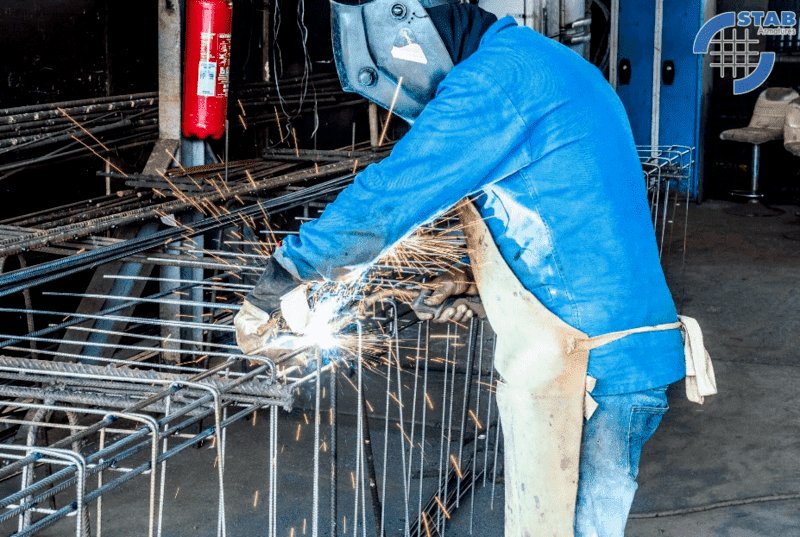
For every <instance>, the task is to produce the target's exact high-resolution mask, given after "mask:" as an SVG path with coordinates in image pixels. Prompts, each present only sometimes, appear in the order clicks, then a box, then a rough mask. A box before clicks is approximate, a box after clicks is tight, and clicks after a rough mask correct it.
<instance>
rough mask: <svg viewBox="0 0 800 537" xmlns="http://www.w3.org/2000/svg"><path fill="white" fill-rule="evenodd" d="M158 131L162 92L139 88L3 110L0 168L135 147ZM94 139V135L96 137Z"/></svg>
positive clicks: (19, 166)
mask: <svg viewBox="0 0 800 537" xmlns="http://www.w3.org/2000/svg"><path fill="white" fill-rule="evenodd" d="M157 136H158V94H157V93H137V94H130V95H118V96H113V97H98V98H95V99H82V100H78V101H65V102H59V103H47V104H41V105H29V106H20V107H16V108H6V109H2V110H0V173H3V172H11V171H16V170H19V169H22V168H26V167H29V166H32V165H41V164H47V163H51V162H58V161H63V160H64V159H67V158H70V157H74V156H78V155H85V154H91V153H89V149H87V148H91V150H93V151H95V152H97V153H99V154H103V153H108V152H109V146H111V147H115V148H121V147H123V146H124V147H133V146H137V145H142V144H145V143H150V142H152V141H153V140H155V138H156V137H157ZM93 138H95V139H93Z"/></svg>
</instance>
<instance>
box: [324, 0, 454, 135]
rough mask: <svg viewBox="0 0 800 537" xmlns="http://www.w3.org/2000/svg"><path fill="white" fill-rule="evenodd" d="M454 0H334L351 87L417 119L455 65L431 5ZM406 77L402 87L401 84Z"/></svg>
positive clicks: (336, 48)
mask: <svg viewBox="0 0 800 537" xmlns="http://www.w3.org/2000/svg"><path fill="white" fill-rule="evenodd" d="M450 3H458V2H457V0H456V1H450V0H371V1H369V2H367V3H364V4H361V5H351V4H343V3H339V2H334V1H333V0H332V1H331V29H332V34H333V56H334V59H335V61H336V69H337V71H338V72H339V80H340V81H341V83H342V88H344V90H345V91H349V92H352V93H358V94H360V95H362V96H364V97H366V98H367V99H369V100H370V101H372V102H374V103H377V104H379V105H380V106H382V107H384V108H386V109H387V110H388V109H389V108H390V106H391V103H392V101H393V99H394V96H395V93H396V92H397V101H396V102H395V105H394V108H393V111H394V113H395V114H397V115H398V116H400V117H401V118H403V119H405V120H406V121H408V122H409V123H413V122H414V119H415V118H416V117H417V116H419V114H420V113H421V112H422V109H423V108H425V105H426V104H428V103H429V102H430V101H431V100H432V99H433V97H434V95H435V93H436V88H437V87H438V86H439V83H440V82H441V81H442V80H443V79H444V77H445V76H447V73H449V72H450V70H451V69H452V68H453V60H452V59H451V58H450V53H449V52H448V51H447V48H446V47H445V45H444V42H443V41H442V38H441V37H440V36H439V32H438V31H437V30H436V27H435V26H434V24H433V22H432V21H431V19H430V17H429V16H428V13H427V11H426V8H431V7H435V6H438V5H443V4H450ZM401 77H402V79H403V80H402V84H401V85H400V90H399V91H397V86H398V82H399V80H400V78H401Z"/></svg>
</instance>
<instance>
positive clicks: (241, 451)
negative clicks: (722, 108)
mask: <svg viewBox="0 0 800 537" xmlns="http://www.w3.org/2000/svg"><path fill="white" fill-rule="evenodd" d="M731 206H733V204H732V203H727V202H707V203H705V204H703V205H701V206H692V207H691V208H690V212H689V222H690V223H689V234H688V242H687V244H688V252H687V256H686V266H685V269H684V268H683V265H682V256H681V251H680V250H681V246H682V242H683V238H682V236H680V235H681V233H680V230H678V229H676V234H675V235H674V236H673V239H672V243H671V245H670V244H668V245H667V250H668V253H667V256H666V260H665V263H666V266H667V274H668V279H669V281H670V284H671V287H672V288H673V289H674V290H675V291H676V295H679V296H678V297H677V298H678V301H679V302H682V308H683V314H685V315H689V316H692V317H695V318H697V319H698V321H699V322H700V325H701V327H702V328H703V330H704V334H705V340H706V346H707V348H708V350H709V352H710V353H711V356H712V358H713V359H714V365H715V368H716V373H717V381H718V386H719V391H720V393H719V395H718V396H716V397H714V398H712V399H711V400H709V401H707V402H706V404H705V405H703V406H697V405H693V404H691V403H689V402H688V401H687V400H686V398H685V394H684V389H683V384H682V383H679V384H677V385H675V386H673V387H672V388H671V390H670V392H669V398H670V405H671V410H670V412H668V413H667V415H666V417H665V418H664V421H663V422H662V425H661V426H660V427H659V429H658V431H657V432H656V434H655V436H654V437H653V439H652V440H650V442H649V443H648V444H647V445H646V447H645V451H644V454H643V456H642V462H641V467H640V473H639V484H640V489H639V492H638V494H637V497H636V500H635V502H634V506H633V510H632V512H633V518H632V519H631V520H630V522H629V524H628V528H627V531H626V536H627V537H678V536H690V535H691V536H695V535H698V536H715V537H716V536H720V537H722V536H726V537H727V536H730V537H762V536H764V537H766V536H791V535H799V536H800V500H797V499H793V500H784V501H773V502H761V503H752V504H748V505H741V506H733V507H723V508H715V509H711V510H703V511H701V512H697V513H693V514H682V515H679V516H666V517H658V518H635V517H636V516H637V514H642V513H645V514H648V513H649V514H653V513H659V512H666V511H670V510H676V509H685V508H693V507H703V506H711V505H713V504H717V503H719V502H725V501H729V500H742V499H750V498H760V497H769V496H773V495H784V494H798V493H800V484H798V483H799V480H798V477H800V475H798V474H800V419H798V418H800V404H799V403H800V395H798V390H797V387H798V386H800V383H798V381H800V368H798V366H800V356H798V352H797V351H796V349H797V348H798V347H799V346H800V278H798V274H799V273H798V268H800V242H793V241H789V240H787V239H785V238H783V237H782V234H783V233H786V232H790V231H800V225H798V224H800V219H798V218H797V217H795V216H794V213H795V211H796V210H797V209H796V208H795V207H785V209H786V210H787V214H786V215H784V216H780V217H775V218H761V219H752V218H741V217H735V216H730V215H727V214H725V213H724V209H725V208H727V207H731ZM676 221H680V215H678V216H677V217H676ZM432 375H433V376H435V374H432ZM432 378H433V377H432ZM384 382H385V380H384V379H381V378H380V377H375V378H372V379H371V380H369V382H368V390H367V393H368V394H370V395H368V398H369V399H371V400H372V402H373V404H375V403H376V402H377V401H380V402H381V403H380V405H378V404H375V406H376V408H377V413H379V414H380V413H381V412H380V410H381V408H382V404H383V403H382V397H385V387H384V384H383V383H384ZM458 386H459V385H458V384H456V388H457V389H458ZM352 392H353V390H352V388H348V387H347V385H346V383H343V385H342V388H341V393H342V397H343V400H342V402H341V403H340V406H341V408H342V409H344V410H346V411H348V412H349V411H353V410H354V408H355V403H354V397H353V393H352ZM435 398H436V396H435V395H434V399H435ZM348 409H349V410H348ZM298 425H301V433H300V438H299V440H296V438H297V428H298ZM372 425H373V441H374V449H375V453H376V459H378V461H379V465H380V457H382V453H383V446H384V442H383V426H384V422H383V421H381V420H379V419H377V418H376V419H373V423H372ZM390 425H392V427H395V424H390ZM279 426H280V438H281V441H280V443H279V446H281V447H280V449H281V455H280V456H279V458H280V464H281V475H280V477H279V488H280V491H281V495H280V503H279V510H278V520H279V525H278V528H279V529H278V535H280V536H287V537H289V536H291V535H295V536H298V537H299V536H300V535H303V534H304V533H303V531H302V529H303V522H304V520H305V522H306V525H307V527H306V533H305V534H307V535H310V534H311V527H310V521H311V518H310V517H311V509H310V501H311V483H312V466H311V457H310V455H309V454H310V453H311V452H312V450H311V449H310V447H311V446H312V434H311V433H312V430H311V427H307V426H306V425H305V417H304V413H303V412H302V411H295V412H293V413H292V414H291V415H287V414H285V413H283V412H281V418H280V421H279ZM340 426H341V427H340V435H341V436H340V438H341V441H340V442H341V444H340V451H341V455H340V457H341V458H340V460H342V461H347V460H348V458H349V459H350V460H352V449H353V447H354V444H355V420H354V419H352V418H348V417H343V419H342V420H341V424H340ZM324 429H325V428H323V430H324ZM426 430H427V431H428V433H429V436H428V440H427V442H426V454H428V456H430V454H435V455H438V453H439V438H438V436H437V435H438V433H439V431H440V429H439V428H438V427H429V428H428V429H426ZM267 432H268V419H267V415H266V413H265V412H264V413H261V414H259V416H258V420H257V422H256V424H255V425H253V424H252V422H251V421H247V422H241V423H239V424H236V425H235V426H234V427H233V428H231V429H230V430H229V433H228V434H229V444H228V452H227V456H226V461H227V462H226V473H227V477H226V483H227V488H226V498H227V505H228V519H229V521H230V522H229V526H228V535H229V536H231V537H236V536H248V537H249V536H256V535H265V534H266V520H267V516H266V511H265V505H266V492H267V477H266V476H267V458H266V442H267V439H268V436H267ZM395 436H397V437H398V438H397V439H392V438H390V445H396V444H392V443H393V442H398V441H399V442H402V440H401V439H400V438H399V435H397V434H396V435H395ZM324 438H325V437H324V436H323V439H324ZM490 449H492V447H491V446H490ZM298 454H299V455H298ZM213 462H214V452H213V451H212V450H210V449H208V448H207V447H203V448H201V449H200V450H192V451H191V452H190V453H186V454H185V456H183V455H182V456H181V457H178V458H176V459H175V460H174V461H171V462H170V465H169V469H168V479H167V485H166V491H167V492H166V503H165V517H166V521H167V522H166V524H165V533H164V535H165V536H187V535H191V536H193V537H205V536H212V535H215V525H214V521H215V519H216V503H215V502H216V480H215V472H214V470H213ZM401 464H402V461H401V460H400V457H399V450H397V449H394V450H390V456H389V461H388V467H389V469H390V470H389V474H390V475H389V477H388V479H387V480H386V481H387V486H388V488H389V490H390V497H393V498H398V499H402V493H401V492H400V490H401V488H400V487H399V485H398V483H399V482H400V478H399V470H398V469H399V468H400V466H401ZM416 464H419V462H418V459H417V462H416ZM323 467H324V465H323ZM427 468H428V466H426V469H427ZM431 468H433V466H431ZM351 470H353V464H351V463H349V462H344V463H343V464H342V466H341V468H340V472H341V473H340V476H341V478H340V483H339V491H340V495H341V505H340V511H339V518H340V519H341V517H342V516H347V518H348V521H349V522H348V533H349V534H352V516H353V508H354V505H353V491H352V487H351V481H350V471H351ZM436 481H437V480H436V478H434V477H430V478H426V479H424V480H423V488H424V489H425V490H424V496H425V497H426V498H427V497H428V496H429V495H430V493H431V492H432V491H433V490H434V489H435V486H436ZM414 483H418V481H416V480H415V481H414ZM415 486H419V485H415ZM256 491H258V492H259V496H258V498H259V499H258V501H257V502H256V501H255V495H256ZM3 492H5V488H3V490H0V495H2V493H3ZM143 492H144V494H143ZM503 493H504V491H503V487H502V483H498V484H497V486H496V487H495V488H494V490H493V489H492V487H491V483H490V486H488V487H487V488H482V487H478V488H477V490H476V496H475V504H474V516H471V511H472V509H471V507H472V505H471V500H470V499H469V497H468V498H467V500H466V501H465V502H464V503H463V504H462V508H461V509H459V510H457V511H455V512H454V513H453V518H452V520H451V521H450V523H449V525H448V529H447V535H452V536H462V535H469V533H470V532H469V528H470V523H472V524H473V533H474V535H481V536H483V535H486V536H500V535H502V527H503V526H502V524H503ZM492 494H494V505H493V509H492V508H491V507H490V505H491V503H490V502H491V499H492ZM67 499H68V498H67V497H64V499H63V500H60V501H67ZM327 502H328V485H327V482H325V483H324V484H323V487H322V492H321V505H322V510H323V518H324V524H323V526H322V528H323V530H322V531H321V533H320V534H321V535H327V534H328V533H327V527H328V526H327V524H328V523H327V513H328V509H329V507H328V503H327ZM402 503H403V502H402V501H400V500H399V501H396V502H393V503H392V504H391V505H387V535H388V536H389V537H392V536H399V535H402V512H403V505H402ZM413 503H414V498H412V509H411V510H412V512H413V511H414V506H413ZM60 505H63V504H62V503H60ZM367 508H368V511H367V513H368V516H367V519H368V520H367V522H368V524H367V525H368V526H369V531H368V534H369V535H375V532H374V530H373V529H372V527H373V522H372V520H371V512H370V511H369V501H367ZM91 510H92V512H93V513H94V512H95V507H94V506H93V507H92V509H91ZM146 519H147V497H146V488H145V489H143V488H142V487H141V485H139V484H136V483H132V484H131V485H130V486H129V487H127V488H125V489H124V490H122V491H120V492H119V493H118V494H117V495H115V496H114V499H113V501H112V500H111V499H109V501H108V502H107V503H106V505H104V517H103V526H104V531H103V534H104V535H106V536H108V537H113V536H127V535H142V534H144V529H145V526H146ZM72 527H74V526H72ZM65 528H66V526H61V527H54V528H51V530H48V532H44V533H42V535H46V536H47V535H53V536H59V535H67V534H68V533H67V532H66V530H65ZM12 531H13V530H10V529H9V526H2V527H0V534H3V535H6V534H9V533H11V532H12ZM292 531H294V533H292ZM340 531H341V526H340Z"/></svg>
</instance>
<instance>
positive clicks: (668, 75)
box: [661, 60, 675, 86]
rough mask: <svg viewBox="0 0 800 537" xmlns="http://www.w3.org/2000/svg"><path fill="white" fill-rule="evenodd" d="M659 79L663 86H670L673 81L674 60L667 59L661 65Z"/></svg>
mask: <svg viewBox="0 0 800 537" xmlns="http://www.w3.org/2000/svg"><path fill="white" fill-rule="evenodd" d="M661 80H662V81H663V82H664V85H665V86H671V85H672V83H673V82H675V62H674V61H672V60H667V61H665V62H664V65H663V66H662V67H661Z"/></svg>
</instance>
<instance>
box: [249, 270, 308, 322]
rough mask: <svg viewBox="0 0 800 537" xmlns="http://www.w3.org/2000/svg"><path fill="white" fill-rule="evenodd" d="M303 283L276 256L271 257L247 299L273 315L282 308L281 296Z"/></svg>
mask: <svg viewBox="0 0 800 537" xmlns="http://www.w3.org/2000/svg"><path fill="white" fill-rule="evenodd" d="M301 283H302V281H300V280H298V279H297V278H295V277H294V276H292V274H291V273H290V272H289V271H288V270H286V269H285V268H283V265H281V264H280V263H278V261H277V260H276V259H275V258H274V257H269V258H267V264H266V267H265V268H264V272H263V273H262V274H261V278H259V280H258V283H256V286H255V288H254V289H253V290H252V291H251V292H250V294H249V295H247V297H246V298H245V300H247V301H248V302H250V303H251V304H253V305H254V306H256V307H258V308H260V309H261V310H263V311H265V312H266V313H268V314H269V315H272V314H273V313H275V312H276V311H278V310H279V309H280V308H281V297H282V296H283V295H285V294H286V293H288V292H289V291H291V290H292V289H294V288H295V287H297V286H298V285H300V284H301Z"/></svg>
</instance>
